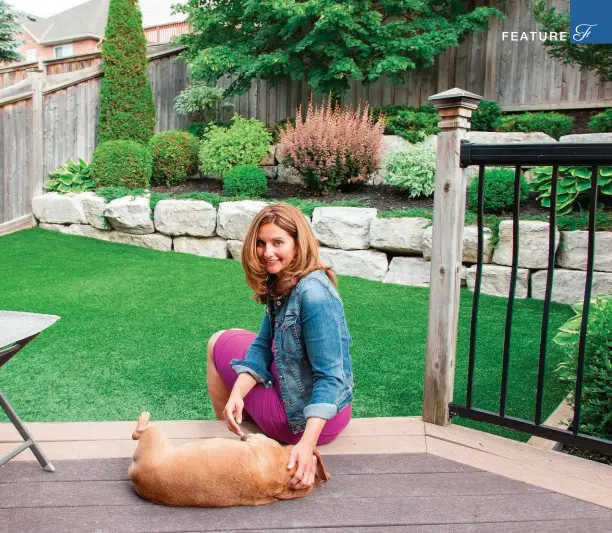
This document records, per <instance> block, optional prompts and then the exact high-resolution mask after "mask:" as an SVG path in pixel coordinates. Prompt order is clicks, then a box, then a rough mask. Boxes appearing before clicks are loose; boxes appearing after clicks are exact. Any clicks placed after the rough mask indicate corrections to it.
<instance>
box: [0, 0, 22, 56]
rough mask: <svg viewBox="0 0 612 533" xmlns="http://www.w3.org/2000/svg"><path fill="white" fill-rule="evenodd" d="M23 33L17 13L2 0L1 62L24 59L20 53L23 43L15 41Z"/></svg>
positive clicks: (0, 25)
mask: <svg viewBox="0 0 612 533" xmlns="http://www.w3.org/2000/svg"><path fill="white" fill-rule="evenodd" d="M21 31H22V29H21V26H20V25H19V23H18V21H17V12H15V11H13V10H12V9H11V6H9V5H8V4H7V3H6V2H5V1H4V0H0V61H7V62H13V61H21V60H22V59H23V57H22V56H21V55H20V54H19V51H18V49H19V45H20V44H21V42H19V41H16V40H15V35H16V34H18V33H21Z"/></svg>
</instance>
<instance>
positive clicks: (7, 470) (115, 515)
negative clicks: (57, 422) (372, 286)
mask: <svg viewBox="0 0 612 533" xmlns="http://www.w3.org/2000/svg"><path fill="white" fill-rule="evenodd" d="M323 459H324V461H325V464H326V467H327V469H328V470H329V472H330V473H331V474H332V480H331V481H329V482H328V483H326V484H323V485H320V486H318V487H317V488H316V489H315V491H314V492H313V493H312V494H311V495H310V496H308V497H306V498H302V499H299V500H293V501H282V502H277V503H274V504H270V505H264V506H260V507H233V508H225V509H197V508H171V507H164V506H159V505H154V504H151V503H149V502H146V501H144V500H142V499H141V498H139V497H138V496H137V495H136V494H135V493H134V491H133V490H132V488H131V486H130V484H129V482H128V481H127V467H128V465H129V463H130V460H129V459H90V460H75V461H60V462H57V463H56V465H55V466H56V467H57V472H56V473H54V474H49V473H47V472H44V471H43V470H42V469H41V468H40V467H39V466H38V465H37V464H36V463H24V462H10V463H8V464H7V465H4V466H3V467H1V468H0V532H5V531H6V532H7V533H8V532H18V531H28V532H29V533H56V532H57V533H59V532H61V533H72V532H75V533H76V532H79V533H80V532H85V531H96V532H99V533H103V532H108V533H111V532H112V533H145V532H146V533H174V532H176V533H178V532H181V533H187V532H191V533H197V532H204V531H206V532H215V531H237V530H243V531H253V532H258V533H268V532H270V533H271V532H272V531H273V530H275V531H276V532H278V531H279V530H284V531H287V530H291V531H292V533H300V532H301V531H312V529H313V528H315V529H316V528H325V533H339V532H341V531H350V532H352V533H355V532H359V531H360V530H361V531H363V533H365V532H366V531H367V532H368V533H379V532H382V531H386V532H390V533H394V532H396V531H406V532H408V533H417V532H421V533H445V532H448V533H451V532H453V533H468V532H469V533H484V532H490V531H495V532H496V533H498V532H499V533H518V532H519V531H520V532H529V531H533V532H536V531H537V532H541V533H545V532H552V531H555V532H560V533H562V532H564V531H567V532H570V531H571V532H572V533H574V532H576V531H589V533H600V532H601V533H603V532H604V531H609V524H610V520H612V511H611V510H609V509H605V508H603V507H600V506H597V505H594V504H590V503H586V502H583V501H580V500H577V499H574V498H571V497H569V496H564V495H561V494H556V493H553V492H550V491H547V490H545V489H541V488H537V487H534V486H532V485H528V484H526V483H521V482H518V481H515V480H511V479H508V478H506V477H502V476H499V475H496V474H492V473H490V472H485V471H481V470H478V469H476V468H473V467H469V466H466V465H463V464H459V463H456V462H454V461H451V460H448V459H444V458H441V457H437V456H434V455H430V454H389V455H384V454H381V455H375V456H372V455H348V456H337V455H330V456H325V455H324V456H323Z"/></svg>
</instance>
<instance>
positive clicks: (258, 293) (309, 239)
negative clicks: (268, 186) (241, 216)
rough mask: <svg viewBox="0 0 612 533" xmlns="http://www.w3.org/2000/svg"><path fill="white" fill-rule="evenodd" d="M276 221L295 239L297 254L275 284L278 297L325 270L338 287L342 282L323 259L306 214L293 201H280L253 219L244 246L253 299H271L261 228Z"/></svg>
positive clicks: (274, 287)
mask: <svg viewBox="0 0 612 533" xmlns="http://www.w3.org/2000/svg"><path fill="white" fill-rule="evenodd" d="M269 223H273V224H276V225H277V226H278V227H279V228H281V229H283V230H285V231H286V232H287V233H288V234H289V235H291V237H293V238H294V239H295V257H294V258H293V261H292V262H291V264H290V265H289V266H288V267H287V268H285V269H284V270H283V271H282V272H281V273H280V275H279V277H278V278H277V279H276V280H275V284H274V286H273V290H274V293H275V294H276V295H277V296H280V295H283V294H288V293H289V292H290V291H291V289H293V287H294V286H295V285H296V284H297V283H298V281H300V279H302V278H303V277H304V276H305V275H306V274H310V273H311V272H314V271H315V270H321V269H324V270H325V273H326V274H327V277H328V278H329V279H330V280H331V282H332V283H333V284H334V286H337V285H338V282H337V280H336V275H335V274H334V272H333V270H332V269H331V268H330V267H328V266H327V265H326V264H325V263H323V261H322V260H321V256H320V252H319V243H318V242H317V239H316V237H315V236H314V233H313V232H312V229H311V228H310V225H309V224H308V221H307V220H306V217H304V215H303V214H302V212H301V211H300V210H299V209H298V208H297V207H294V206H292V205H290V204H285V203H278V204H273V205H268V206H266V207H264V208H263V209H262V210H261V211H260V212H259V213H257V215H256V216H255V218H254V219H253V222H251V225H250V227H249V230H248V232H247V234H246V237H245V239H244V245H243V247H242V257H241V259H242V268H243V269H244V274H245V277H246V282H247V284H248V286H249V287H251V289H253V292H254V293H255V294H254V295H253V298H254V299H255V300H257V301H258V302H259V303H266V301H267V298H268V290H269V287H268V283H267V282H268V273H267V272H266V270H265V268H264V266H263V265H262V264H261V261H260V260H259V258H258V257H257V236H258V234H259V228H261V226H263V225H264V224H269Z"/></svg>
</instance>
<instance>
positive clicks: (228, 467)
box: [128, 413, 331, 507]
mask: <svg viewBox="0 0 612 533" xmlns="http://www.w3.org/2000/svg"><path fill="white" fill-rule="evenodd" d="M148 422H149V413H142V414H141V415H140V418H139V419H138V424H137V426H136V431H134V433H132V438H133V439H134V440H138V447H137V448H136V451H135V452H134V456H133V461H132V464H131V465H130V468H129V470H128V475H129V476H130V479H131V480H132V485H133V486H134V489H135V490H136V492H137V493H138V494H139V495H140V496H141V497H143V498H145V499H147V500H149V501H152V502H154V503H162V504H166V505H179V506H193V507H229V506H232V505H263V504H264V503H272V502H275V501H277V500H292V499H294V498H302V497H303V496H307V495H308V494H310V492H311V491H312V489H313V487H308V488H306V489H300V490H294V489H290V488H289V487H288V486H287V484H288V483H289V480H290V479H291V478H292V477H293V475H294V474H295V471H296V470H297V467H296V466H294V467H293V468H292V469H291V470H288V469H287V465H288V464H289V454H290V452H291V448H293V446H281V445H280V444H279V443H278V442H276V441H275V440H272V439H269V438H268V437H266V436H264V435H260V434H250V435H247V437H246V438H245V439H244V440H241V441H238V440H233V439H205V440H201V441H199V442H196V443H193V444H188V445H186V446H181V447H178V448H175V447H173V446H171V445H170V443H169V441H168V438H167V437H166V435H165V433H164V432H163V431H162V429H160V428H159V427H155V426H147V424H148ZM314 454H315V456H316V458H317V469H316V474H315V476H316V477H315V485H318V484H319V483H323V482H324V481H326V480H328V479H331V476H330V475H329V474H328V473H327V472H326V471H325V467H324V466H323V461H322V460H321V456H320V455H319V452H317V451H315V452H314Z"/></svg>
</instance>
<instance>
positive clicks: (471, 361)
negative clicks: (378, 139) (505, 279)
mask: <svg viewBox="0 0 612 533" xmlns="http://www.w3.org/2000/svg"><path fill="white" fill-rule="evenodd" d="M484 173H485V166H484V165H480V168H479V169H478V258H477V263H476V280H475V283H474V298H473V300H472V324H471V328H470V353H469V360H468V382H467V399H466V407H472V394H473V390H474V361H475V359H476V332H477V326H478V302H479V300H480V285H481V284H482V256H483V235H482V225H483V218H484Z"/></svg>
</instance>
